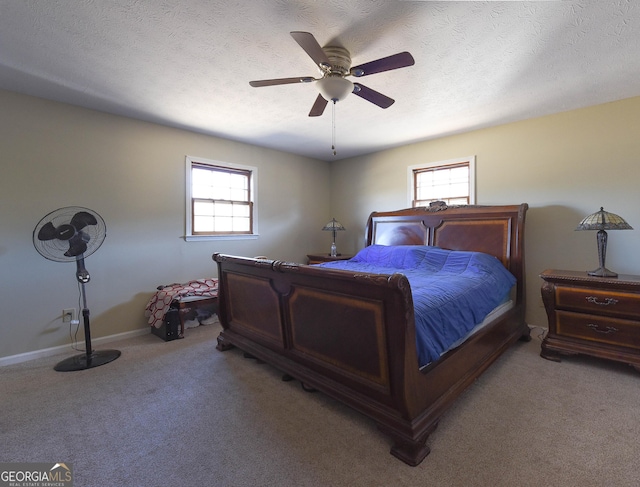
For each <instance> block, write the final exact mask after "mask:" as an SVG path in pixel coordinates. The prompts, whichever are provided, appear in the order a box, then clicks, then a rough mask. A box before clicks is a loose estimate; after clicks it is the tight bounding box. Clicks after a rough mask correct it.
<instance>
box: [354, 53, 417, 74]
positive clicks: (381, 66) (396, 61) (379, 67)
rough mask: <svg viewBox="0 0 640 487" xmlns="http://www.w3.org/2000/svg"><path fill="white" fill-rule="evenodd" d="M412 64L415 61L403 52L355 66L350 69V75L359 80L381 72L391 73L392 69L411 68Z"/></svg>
mask: <svg viewBox="0 0 640 487" xmlns="http://www.w3.org/2000/svg"><path fill="white" fill-rule="evenodd" d="M414 64H415V60H414V59H413V56H412V55H411V54H409V53H408V52H406V51H405V52H400V53H398V54H394V55H392V56H387V57H383V58H380V59H376V60H375V61H371V62H368V63H364V64H361V65H360V66H355V67H353V68H351V71H350V73H351V74H352V75H353V76H356V77H358V78H359V77H360V76H367V75H370V74H375V73H382V72H383V71H391V70H392V69H398V68H406V67H407V66H413V65H414Z"/></svg>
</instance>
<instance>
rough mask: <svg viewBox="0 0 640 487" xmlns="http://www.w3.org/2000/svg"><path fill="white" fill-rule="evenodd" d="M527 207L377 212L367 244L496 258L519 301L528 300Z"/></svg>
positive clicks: (438, 205)
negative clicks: (513, 279) (466, 252)
mask: <svg viewBox="0 0 640 487" xmlns="http://www.w3.org/2000/svg"><path fill="white" fill-rule="evenodd" d="M528 207H529V206H528V205H527V204H526V203H522V204H520V205H509V206H479V205H465V206H447V205H446V204H445V203H443V202H436V203H433V204H431V206H428V207H418V208H406V209H403V210H397V211H387V212H373V213H371V215H370V216H369V220H368V221H367V228H366V233H365V235H366V237H365V238H366V245H372V244H380V245H433V246H436V247H441V248H443V249H450V250H472V251H477V252H484V253H486V254H490V255H494V256H495V257H497V258H498V259H499V260H500V261H501V262H502V263H503V264H504V266H505V267H506V268H507V269H509V271H510V272H511V273H512V274H513V275H514V276H515V277H516V279H517V280H518V289H517V294H518V302H523V301H522V300H523V299H524V220H525V214H526V212H527V209H528Z"/></svg>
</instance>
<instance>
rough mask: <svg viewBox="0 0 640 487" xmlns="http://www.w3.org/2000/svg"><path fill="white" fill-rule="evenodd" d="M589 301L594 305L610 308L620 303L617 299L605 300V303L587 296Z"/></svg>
mask: <svg viewBox="0 0 640 487" xmlns="http://www.w3.org/2000/svg"><path fill="white" fill-rule="evenodd" d="M586 299H587V301H588V302H589V303H592V304H597V305H598V306H609V305H610V304H616V303H617V302H618V300H617V299H613V298H604V301H598V298H597V297H595V296H587V298H586Z"/></svg>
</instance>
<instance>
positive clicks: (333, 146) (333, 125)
mask: <svg viewBox="0 0 640 487" xmlns="http://www.w3.org/2000/svg"><path fill="white" fill-rule="evenodd" d="M331 150H332V151H333V155H334V156H335V155H336V101H335V100H333V106H332V107H331Z"/></svg>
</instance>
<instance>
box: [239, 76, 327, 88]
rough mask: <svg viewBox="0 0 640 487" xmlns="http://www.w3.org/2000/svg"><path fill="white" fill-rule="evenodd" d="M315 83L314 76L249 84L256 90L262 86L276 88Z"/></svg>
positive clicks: (250, 82) (267, 80)
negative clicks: (276, 86)
mask: <svg viewBox="0 0 640 487" xmlns="http://www.w3.org/2000/svg"><path fill="white" fill-rule="evenodd" d="M312 81H315V78H314V77H312V76H299V77H297V78H279V79H263V80H258V81H249V84H250V85H251V86H253V87H254V88H259V87H261V86H275V85H290V84H295V83H311V82H312Z"/></svg>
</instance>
